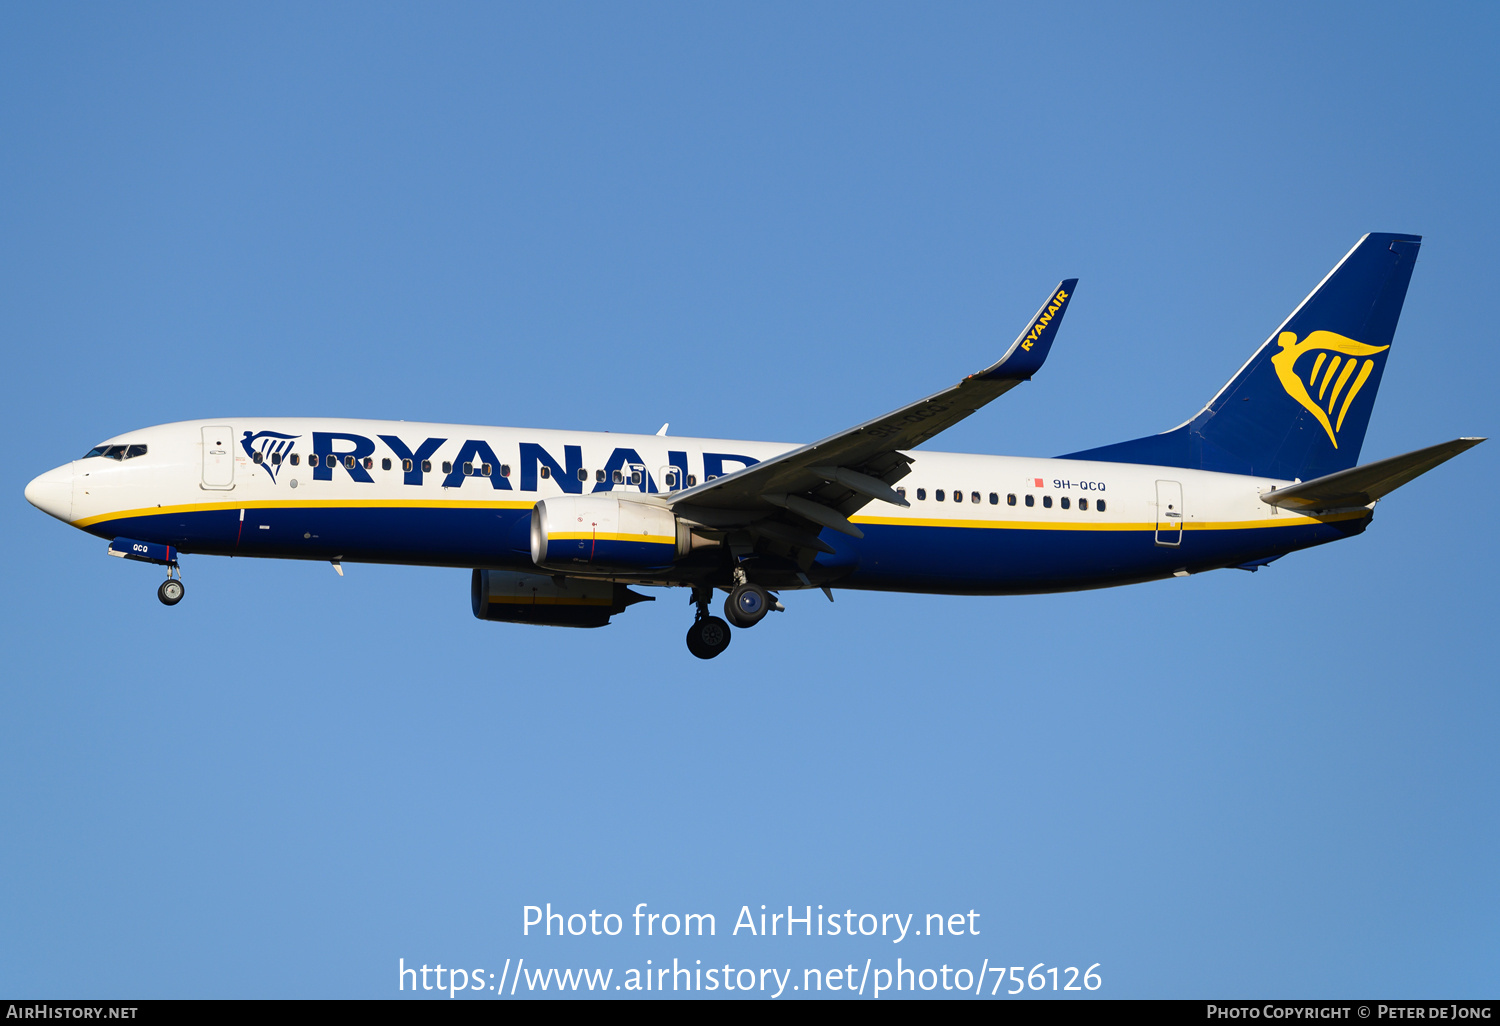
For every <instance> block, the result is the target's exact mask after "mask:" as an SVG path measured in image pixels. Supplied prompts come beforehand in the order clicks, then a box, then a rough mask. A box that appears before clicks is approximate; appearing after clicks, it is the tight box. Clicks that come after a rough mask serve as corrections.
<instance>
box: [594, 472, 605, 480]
mask: <svg viewBox="0 0 1500 1026" xmlns="http://www.w3.org/2000/svg"><path fill="white" fill-rule="evenodd" d="M594 480H595V481H600V482H602V481H603V480H604V471H603V470H602V469H601V470H596V471H594Z"/></svg>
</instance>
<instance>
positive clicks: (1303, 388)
mask: <svg viewBox="0 0 1500 1026" xmlns="http://www.w3.org/2000/svg"><path fill="white" fill-rule="evenodd" d="M1276 344H1277V345H1278V346H1280V347H1281V349H1280V351H1279V352H1277V353H1276V355H1274V356H1272V357H1271V366H1273V367H1275V368H1276V376H1277V377H1278V378H1280V379H1281V387H1282V388H1284V389H1286V394H1287V395H1289V396H1291V397H1292V398H1293V399H1295V400H1297V402H1299V403H1301V404H1302V407H1303V408H1304V409H1306V410H1307V411H1308V412H1309V413H1311V414H1312V415H1313V416H1314V417H1316V418H1317V420H1318V423H1319V424H1321V425H1323V430H1324V431H1325V432H1327V434H1328V440H1329V441H1330V442H1332V443H1333V447H1334V448H1335V449H1337V448H1338V447H1339V439H1338V433H1339V430H1340V429H1341V428H1343V426H1344V417H1345V415H1347V414H1348V412H1349V404H1350V403H1352V402H1354V397H1355V396H1357V395H1359V391H1360V389H1362V388H1364V387H1365V382H1366V381H1368V380H1369V379H1370V374H1371V373H1372V372H1373V371H1374V370H1375V361H1374V360H1371V359H1368V358H1369V357H1371V356H1374V355H1375V354H1376V353H1383V352H1385V351H1386V350H1387V349H1389V348H1391V347H1390V346H1388V345H1386V346H1370V345H1366V344H1365V343H1363V342H1356V341H1355V340H1354V339H1352V338H1345V337H1344V336H1343V335H1339V334H1335V333H1334V332H1331V331H1313V332H1309V333H1308V335H1307V337H1306V338H1304V339H1303V340H1302V341H1301V342H1298V341H1297V335H1296V333H1295V332H1291V331H1283V332H1282V333H1281V335H1280V336H1278V338H1277V339H1276ZM1314 352H1315V353H1317V354H1318V358H1317V360H1315V361H1314V362H1313V366H1312V373H1311V374H1309V375H1308V376H1307V380H1306V381H1303V380H1302V378H1301V376H1300V375H1298V374H1297V371H1296V363H1297V358H1298V357H1300V356H1302V354H1304V353H1314ZM1330 353H1332V354H1335V355H1334V356H1333V359H1332V360H1328V356H1329V354H1330ZM1346 357H1347V359H1345V358H1346ZM1361 357H1364V358H1365V359H1364V361H1363V362H1362V363H1361V359H1360V358H1361ZM1325 360H1328V362H1327V366H1326V368H1324V361H1325ZM1340 364H1342V365H1343V372H1342V373H1339V370H1340ZM1356 364H1359V372H1358V373H1357V374H1356V373H1355V370H1354V367H1355V365H1356ZM1320 369H1322V370H1323V381H1322V383H1321V384H1320V385H1318V397H1317V398H1316V399H1314V398H1313V396H1312V393H1311V392H1309V391H1308V390H1307V387H1308V385H1311V384H1313V383H1315V382H1316V381H1317V380H1318V371H1319V370H1320ZM1351 375H1353V376H1354V384H1353V385H1352V386H1351V387H1350V388H1349V391H1347V392H1345V391H1344V386H1345V384H1347V383H1348V381H1349V377H1350V376H1351ZM1330 384H1332V385H1333V392H1332V394H1331V395H1330V394H1329V391H1328V386H1329V385H1330ZM1340 395H1343V397H1344V403H1343V405H1342V406H1339V407H1338V410H1339V412H1338V418H1337V419H1336V420H1333V421H1330V420H1329V418H1330V417H1331V416H1333V410H1334V407H1335V406H1337V405H1338V401H1339V396H1340ZM1325 396H1326V397H1327V400H1328V406H1327V409H1326V410H1325V409H1324V407H1323V405H1322V404H1323V400H1324V397H1325Z"/></svg>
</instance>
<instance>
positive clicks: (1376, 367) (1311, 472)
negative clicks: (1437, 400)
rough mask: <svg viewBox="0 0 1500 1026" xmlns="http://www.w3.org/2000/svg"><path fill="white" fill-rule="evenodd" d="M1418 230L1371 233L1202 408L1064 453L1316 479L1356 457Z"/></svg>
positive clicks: (1403, 292) (1349, 464) (1076, 456)
mask: <svg viewBox="0 0 1500 1026" xmlns="http://www.w3.org/2000/svg"><path fill="white" fill-rule="evenodd" d="M1421 242H1422V239H1421V236H1418V235H1394V234H1382V233H1374V232H1372V233H1371V234H1369V235H1366V236H1365V237H1364V238H1362V239H1360V240H1359V242H1358V243H1356V244H1355V246H1354V248H1353V249H1351V250H1350V251H1349V253H1348V254H1347V255H1346V256H1345V257H1344V259H1343V260H1340V261H1339V263H1338V266H1336V267H1334V269H1333V270H1332V271H1330V272H1329V274H1328V277H1326V278H1324V279H1323V281H1322V282H1320V283H1319V285H1318V287H1317V288H1315V289H1313V291H1312V294H1311V295H1310V296H1308V297H1307V298H1306V299H1304V300H1303V301H1302V303H1301V304H1300V305H1299V306H1298V307H1297V309H1295V310H1293V311H1292V314H1291V316H1290V317H1288V318H1287V319H1286V322H1285V323H1283V324H1282V325H1281V327H1279V328H1278V329H1276V331H1274V332H1273V333H1272V334H1271V337H1270V338H1269V339H1267V340H1266V342H1265V344H1264V345H1262V346H1261V347H1260V349H1258V350H1257V351H1256V353H1255V355H1254V356H1252V357H1251V358H1250V361H1249V362H1248V363H1246V364H1245V366H1244V367H1242V368H1240V372H1239V373H1238V374H1236V375H1235V376H1234V378H1233V379H1232V380H1231V381H1230V382H1229V384H1227V385H1225V386H1224V387H1223V388H1222V389H1220V390H1219V394H1218V395H1216V396H1214V397H1213V399H1212V400H1211V401H1210V402H1209V404H1208V405H1207V406H1205V407H1204V408H1203V410H1202V411H1201V412H1200V413H1199V414H1198V415H1197V416H1195V417H1194V418H1193V419H1192V420H1190V421H1188V422H1187V423H1186V424H1183V425H1182V426H1181V427H1177V428H1174V429H1173V430H1171V431H1166V432H1163V433H1162V434H1159V435H1148V436H1146V437H1145V438H1137V439H1133V440H1132V441H1129V442H1119V443H1116V444H1114V445H1106V446H1101V447H1100V448H1097V449H1088V450H1085V451H1083V452H1074V453H1069V454H1067V456H1065V457H1063V458H1064V459H1087V460H1107V461H1111V462H1115V463H1149V464H1156V465H1160V466H1168V467H1190V468H1195V469H1200V470H1219V471H1226V472H1228V473H1234V474H1255V475H1258V476H1263V477H1274V478H1281V479H1284V480H1291V479H1293V478H1303V479H1311V478H1314V477H1321V476H1322V475H1324V474H1331V473H1333V472H1335V471H1339V470H1345V469H1347V468H1349V467H1352V466H1354V465H1355V464H1356V463H1358V462H1359V450H1360V447H1361V446H1362V445H1363V444H1364V440H1365V429H1366V428H1367V427H1368V426H1369V423H1370V410H1371V408H1372V407H1373V406H1374V404H1375V393H1376V392H1377V391H1378V390H1379V388H1380V378H1381V374H1382V372H1383V371H1384V370H1385V361H1386V357H1387V356H1388V355H1389V353H1390V348H1391V342H1392V339H1393V338H1394V337H1395V334H1396V321H1397V319H1398V318H1400V316H1401V305H1402V303H1404V302H1405V300H1406V286H1407V284H1408V283H1409V282H1410V281H1411V272H1412V266H1413V265H1414V264H1415V263H1416V259H1417V250H1418V249H1419V248H1420V246H1421Z"/></svg>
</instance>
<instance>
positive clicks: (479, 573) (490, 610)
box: [470, 570, 653, 627]
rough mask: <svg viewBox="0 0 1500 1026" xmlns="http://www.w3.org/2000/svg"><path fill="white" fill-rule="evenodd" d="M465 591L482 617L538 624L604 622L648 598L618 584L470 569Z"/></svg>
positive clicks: (567, 625)
mask: <svg viewBox="0 0 1500 1026" xmlns="http://www.w3.org/2000/svg"><path fill="white" fill-rule="evenodd" d="M470 593H471V598H472V600H473V603H474V615H475V616H477V617H478V618H479V619H481V620H497V621H499V622H501V623H534V624H538V625H540V626H543V627H603V626H604V625H605V624H607V623H609V618H610V617H611V616H613V615H614V614H615V613H622V612H624V611H625V609H626V607H627V606H633V605H635V604H636V603H637V602H651V601H653V600H652V598H651V596H649V595H642V594H640V593H638V592H634V591H631V590H630V589H629V588H627V587H625V585H623V584H613V583H611V582H609V581H585V580H580V579H578V578H576V577H571V578H570V577H549V576H546V575H543V574H522V573H515V572H513V571H510V570H475V571H474V579H473V583H472V585H471V586H470Z"/></svg>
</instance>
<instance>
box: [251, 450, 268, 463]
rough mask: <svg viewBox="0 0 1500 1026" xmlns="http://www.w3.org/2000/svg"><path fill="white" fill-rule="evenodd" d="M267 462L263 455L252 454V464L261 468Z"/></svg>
mask: <svg viewBox="0 0 1500 1026" xmlns="http://www.w3.org/2000/svg"><path fill="white" fill-rule="evenodd" d="M265 461H266V458H265V456H264V455H262V454H261V453H258V452H255V453H251V454H250V462H251V463H254V464H255V465H256V466H259V465H260V464H262V463H264V462H265Z"/></svg>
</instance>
